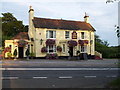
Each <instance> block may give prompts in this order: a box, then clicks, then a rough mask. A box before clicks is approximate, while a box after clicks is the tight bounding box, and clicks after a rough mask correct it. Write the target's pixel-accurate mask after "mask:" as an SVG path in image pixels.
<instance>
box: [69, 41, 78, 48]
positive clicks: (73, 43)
mask: <svg viewBox="0 0 120 90" xmlns="http://www.w3.org/2000/svg"><path fill="white" fill-rule="evenodd" d="M68 46H69V47H75V46H77V42H76V41H74V40H69V41H68Z"/></svg>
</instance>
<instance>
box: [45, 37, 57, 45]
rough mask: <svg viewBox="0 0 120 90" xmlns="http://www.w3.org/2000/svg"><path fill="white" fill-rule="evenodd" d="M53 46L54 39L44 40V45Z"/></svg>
mask: <svg viewBox="0 0 120 90" xmlns="http://www.w3.org/2000/svg"><path fill="white" fill-rule="evenodd" d="M54 44H55V40H54V39H47V40H46V45H47V46H48V45H54Z"/></svg>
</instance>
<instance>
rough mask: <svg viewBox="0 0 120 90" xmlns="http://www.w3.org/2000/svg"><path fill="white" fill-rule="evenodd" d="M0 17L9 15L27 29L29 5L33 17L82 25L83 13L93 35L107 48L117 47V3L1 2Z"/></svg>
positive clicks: (61, 0)
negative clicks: (0, 12)
mask: <svg viewBox="0 0 120 90" xmlns="http://www.w3.org/2000/svg"><path fill="white" fill-rule="evenodd" d="M1 2H2V4H1V5H2V7H1V10H2V13H6V12H10V13H13V15H14V16H15V17H16V18H17V19H18V20H22V21H23V23H24V24H25V25H28V10H29V6H30V5H31V6H32V7H33V9H34V11H35V12H34V16H35V17H42V18H52V19H61V18H62V19H65V20H75V21H79V20H80V21H83V20H84V18H83V17H84V15H85V12H86V13H87V14H88V15H89V16H90V23H91V25H92V26H93V27H94V28H95V29H96V34H97V35H99V36H100V38H101V39H102V40H106V41H108V42H109V43H110V46H116V45H118V39H117V37H116V33H115V28H114V26H115V25H118V3H117V2H114V3H108V4H106V0H2V1H1Z"/></svg>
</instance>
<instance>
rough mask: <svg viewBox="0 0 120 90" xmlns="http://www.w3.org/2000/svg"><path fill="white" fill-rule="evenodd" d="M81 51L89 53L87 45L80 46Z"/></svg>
mask: <svg viewBox="0 0 120 90" xmlns="http://www.w3.org/2000/svg"><path fill="white" fill-rule="evenodd" d="M80 52H81V53H87V46H86V45H84V46H80Z"/></svg>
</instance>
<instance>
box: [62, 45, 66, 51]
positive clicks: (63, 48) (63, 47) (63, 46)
mask: <svg viewBox="0 0 120 90" xmlns="http://www.w3.org/2000/svg"><path fill="white" fill-rule="evenodd" d="M65 49H66V48H65V44H63V45H62V52H63V53H65Z"/></svg>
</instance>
